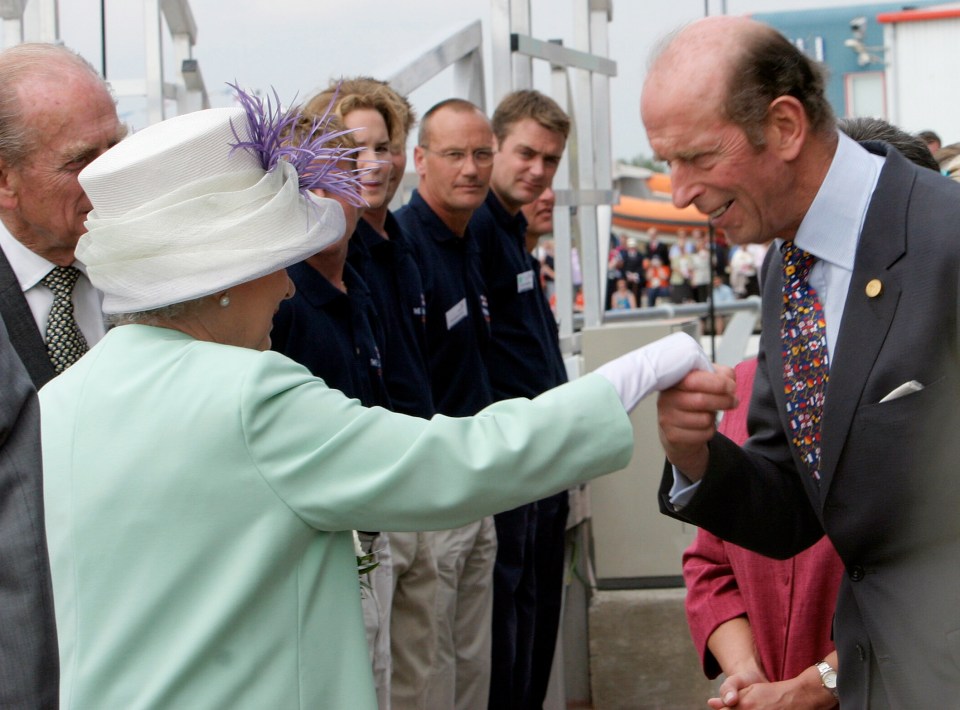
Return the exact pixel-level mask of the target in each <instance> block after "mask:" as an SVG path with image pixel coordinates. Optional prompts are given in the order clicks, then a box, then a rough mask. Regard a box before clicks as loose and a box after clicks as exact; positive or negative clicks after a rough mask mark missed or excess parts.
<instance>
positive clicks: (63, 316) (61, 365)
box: [43, 266, 87, 375]
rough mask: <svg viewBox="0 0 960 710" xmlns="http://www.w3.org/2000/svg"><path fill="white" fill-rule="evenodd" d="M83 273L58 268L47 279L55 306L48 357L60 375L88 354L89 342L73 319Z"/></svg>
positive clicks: (49, 326) (50, 325) (52, 310)
mask: <svg viewBox="0 0 960 710" xmlns="http://www.w3.org/2000/svg"><path fill="white" fill-rule="evenodd" d="M79 277H80V272H79V271H78V270H77V269H75V268H74V267H72V266H57V267H54V269H53V270H52V271H51V272H50V273H48V274H47V275H46V276H44V277H43V283H44V285H45V286H46V287H47V288H49V289H50V290H51V291H52V292H53V306H52V307H51V308H50V315H49V317H48V318H47V333H46V338H47V354H48V355H49V356H50V362H52V363H53V369H54V370H55V371H56V373H57V374H58V375H59V374H60V373H61V372H63V371H64V370H66V369H67V368H68V367H70V366H71V365H72V364H73V363H75V362H76V361H77V360H79V359H80V357H81V356H82V355H83V354H84V353H85V352H87V339H86V338H84V337H83V333H82V332H81V331H80V326H78V325H77V321H76V320H74V318H73V287H74V284H76V283H77V279H78V278H79Z"/></svg>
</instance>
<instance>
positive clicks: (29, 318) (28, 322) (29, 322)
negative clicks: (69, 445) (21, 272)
mask: <svg viewBox="0 0 960 710" xmlns="http://www.w3.org/2000/svg"><path fill="white" fill-rule="evenodd" d="M0 316H2V317H3V320H4V322H5V323H6V326H7V332H8V333H9V335H10V342H12V343H13V347H14V348H15V349H16V351H17V354H18V355H19V356H20V360H21V361H22V362H23V365H24V367H26V368H27V372H28V373H29V374H30V379H31V380H33V385H34V387H36V388H37V389H40V388H41V387H43V386H44V385H45V384H47V382H49V381H50V380H52V379H53V376H54V375H55V374H56V372H55V371H54V369H53V365H52V364H51V363H50V357H49V356H48V355H47V346H46V344H45V343H44V342H43V335H41V333H40V331H39V330H37V323H36V321H35V320H34V319H33V314H31V313H30V306H28V305H27V299H26V298H24V296H23V291H22V290H21V289H20V282H19V281H17V277H16V274H14V273H13V269H12V268H11V267H10V262H9V261H7V257H6V255H5V254H4V253H3V250H2V249H0Z"/></svg>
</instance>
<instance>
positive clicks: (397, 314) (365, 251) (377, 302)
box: [347, 212, 435, 419]
mask: <svg viewBox="0 0 960 710" xmlns="http://www.w3.org/2000/svg"><path fill="white" fill-rule="evenodd" d="M385 226H386V230H387V235H388V236H389V237H390V238H389V239H384V238H383V237H382V236H380V234H378V233H377V230H376V229H374V228H373V227H372V226H370V224H369V223H367V222H366V221H365V220H360V223H359V224H358V225H357V230H356V231H355V232H354V233H353V237H352V238H351V240H350V254H349V256H348V257H347V261H348V262H349V263H350V264H351V265H352V266H353V267H354V268H355V269H356V270H357V272H358V273H359V274H360V276H361V278H362V279H363V281H364V283H365V284H366V285H367V288H368V289H369V290H370V297H371V299H372V300H373V305H374V307H375V308H376V311H377V313H378V315H379V316H380V323H381V325H382V326H383V337H384V346H383V350H382V354H383V379H384V382H385V384H386V387H387V392H388V394H389V395H390V401H391V402H392V403H393V409H394V411H397V412H402V413H403V414H410V415H412V416H415V417H423V418H425V419H429V418H430V417H432V416H433V415H434V413H435V411H434V408H433V397H432V395H431V394H430V373H429V371H428V370H427V356H426V352H427V340H426V321H427V316H426V300H425V297H424V295H423V282H422V280H421V278H420V268H419V267H418V266H417V262H416V260H415V259H414V257H413V253H412V252H411V250H410V245H409V241H408V240H407V238H406V236H405V235H404V234H403V231H402V230H401V229H400V225H399V223H398V222H397V220H396V217H394V216H393V214H392V213H389V212H388V213H387V221H386V225H385Z"/></svg>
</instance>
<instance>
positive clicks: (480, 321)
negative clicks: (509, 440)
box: [397, 191, 494, 417]
mask: <svg viewBox="0 0 960 710" xmlns="http://www.w3.org/2000/svg"><path fill="white" fill-rule="evenodd" d="M397 221H398V222H399V223H400V227H401V228H402V229H403V230H404V232H405V233H406V235H407V236H408V237H409V238H410V244H411V246H412V247H413V251H414V255H415V257H416V259H417V262H418V264H419V266H420V274H421V276H422V278H423V293H424V296H425V298H426V303H427V364H428V366H429V368H430V383H431V389H432V391H433V401H434V405H435V406H436V408H437V411H438V412H440V413H441V414H446V415H449V416H453V417H463V416H471V415H473V414H476V413H477V412H479V411H480V410H481V409H483V408H484V407H486V406H487V405H489V404H491V403H493V401H494V398H493V389H492V388H491V386H490V378H489V376H488V375H487V368H486V364H485V361H484V358H485V357H486V353H487V350H488V348H489V347H490V311H489V309H488V307H487V294H486V287H485V286H484V283H483V278H482V277H481V275H480V264H479V261H480V255H479V253H478V251H477V246H476V243H475V242H474V240H473V238H472V234H471V231H470V229H469V228H468V229H467V231H466V233H465V234H464V236H462V237H459V236H457V235H456V234H454V233H453V232H452V231H450V228H449V227H447V225H446V224H444V223H443V220H441V219H440V218H439V217H438V216H437V215H436V213H435V212H434V211H433V210H432V209H430V206H429V205H427V203H426V202H425V201H424V200H423V198H422V197H420V194H419V193H418V192H416V191H414V193H413V195H412V197H411V198H410V202H409V203H408V204H407V205H405V206H404V207H403V208H402V209H400V210H399V211H398V212H397Z"/></svg>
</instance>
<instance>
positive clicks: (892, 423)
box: [660, 151, 960, 710]
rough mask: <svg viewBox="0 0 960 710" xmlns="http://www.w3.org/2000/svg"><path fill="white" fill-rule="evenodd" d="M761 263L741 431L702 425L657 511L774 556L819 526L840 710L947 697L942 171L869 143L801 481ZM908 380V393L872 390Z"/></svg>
mask: <svg viewBox="0 0 960 710" xmlns="http://www.w3.org/2000/svg"><path fill="white" fill-rule="evenodd" d="M768 261H769V264H768V268H767V272H766V276H765V283H764V293H763V326H762V335H761V345H760V348H761V349H760V356H759V367H758V370H757V377H756V381H755V386H754V391H753V397H752V400H751V407H750V418H749V422H748V426H749V431H750V433H751V438H750V439H749V441H748V442H747V443H746V444H745V445H744V447H743V448H742V449H741V448H739V447H737V446H736V445H735V444H733V443H732V442H731V441H729V440H728V439H726V438H724V437H722V436H720V435H717V436H716V437H715V438H714V440H713V441H712V442H711V443H710V465H709V468H708V471H707V473H706V475H705V476H704V478H703V480H702V482H701V484H700V487H699V489H698V490H697V493H696V495H695V496H694V497H693V499H692V500H691V502H690V504H689V505H688V506H687V507H685V508H684V509H683V511H682V512H681V513H680V514H677V513H675V512H674V511H673V509H672V506H670V505H669V503H668V502H667V492H668V491H669V487H670V484H671V482H672V476H671V473H670V469H669V466H668V467H667V470H666V471H665V476H664V480H663V483H662V486H661V491H660V503H661V510H662V511H663V512H664V513H666V514H667V515H671V516H674V517H678V518H681V519H686V520H689V521H691V522H693V523H695V524H697V525H700V526H701V527H704V528H706V529H707V530H709V531H710V532H712V533H714V534H716V535H718V536H719V537H721V538H723V539H725V540H729V541H731V542H734V543H736V544H739V545H742V546H744V547H748V548H751V549H754V550H756V551H758V552H761V553H763V554H766V555H769V556H772V557H778V558H786V557H788V556H791V555H793V554H795V553H797V552H799V551H800V550H802V549H804V548H806V547H807V546H809V545H811V544H812V543H813V542H814V541H816V540H817V539H818V538H819V537H821V535H822V534H823V533H824V532H826V534H827V535H828V536H829V537H830V539H831V541H832V542H833V544H834V546H835V547H836V549H837V552H838V553H839V554H840V557H841V559H842V560H843V563H844V566H845V569H846V573H845V575H844V578H843V581H842V584H841V588H840V592H839V598H838V604H837V611H836V618H835V624H834V636H835V641H836V645H837V649H838V651H839V654H840V661H839V688H840V694H841V701H842V703H843V708H844V710H848V709H850V708H867V707H870V708H872V709H874V710H875V709H876V708H884V707H893V708H921V707H923V708H934V707H936V708H945V707H957V703H958V702H960V701H958V698H960V470H958V466H960V427H958V426H957V424H958V420H960V417H958V410H960V397H958V395H960V385H958V380H960V357H958V353H960V348H958V335H960V325H958V320H960V318H958V304H960V185H957V184H956V183H953V182H951V181H949V180H945V179H943V178H942V177H940V176H938V175H936V174H935V173H933V172H932V171H929V170H921V169H919V168H916V167H914V166H913V165H912V164H910V163H908V162H907V161H906V160H905V159H904V158H902V157H901V156H900V155H899V154H898V153H896V152H895V151H890V154H889V155H888V156H887V159H886V163H885V165H884V168H883V171H882V173H881V176H880V181H879V183H878V185H877V189H876V192H875V193H874V195H873V198H872V201H871V203H870V208H869V210H868V213H867V217H866V221H865V223H864V227H863V232H862V234H861V237H860V243H859V246H858V248H857V255H856V261H855V264H854V272H853V277H852V280H851V282H850V290H849V292H848V294H847V299H846V302H845V306H844V313H843V322H842V323H841V327H840V332H839V335H838V342H837V346H836V354H835V357H833V358H832V364H831V370H830V380H829V384H828V388H827V395H826V404H825V407H824V418H823V424H822V437H823V441H822V455H821V473H822V480H821V481H820V483H819V485H818V484H817V483H816V482H815V481H814V480H812V479H811V477H810V476H809V475H807V474H806V473H805V472H804V473H798V471H803V470H804V469H803V466H802V465H801V463H800V459H799V456H798V454H797V452H796V451H794V450H793V449H792V447H791V445H790V443H789V441H788V439H787V437H786V436H785V435H784V431H785V428H786V427H787V422H786V414H785V406H784V395H783V380H782V369H783V366H782V359H781V354H780V342H779V315H780V314H779V311H780V302H781V295H780V294H781V276H780V269H781V265H780V259H779V254H773V255H772V257H771V258H769V259H768ZM874 279H878V280H879V281H880V282H881V283H882V286H883V288H882V292H881V293H880V295H879V296H875V297H872V298H871V297H870V296H868V295H867V293H866V290H865V289H866V285H867V284H868V283H869V282H870V281H871V280H874ZM909 380H917V381H918V382H920V383H922V384H923V385H924V389H923V390H922V391H920V392H915V393H913V394H910V395H907V396H905V397H902V398H899V399H895V400H892V401H888V402H884V403H880V399H881V398H883V397H884V396H885V395H886V394H887V393H889V392H890V391H891V390H893V389H894V388H895V387H897V386H898V385H900V384H902V383H904V382H906V381H909Z"/></svg>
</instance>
